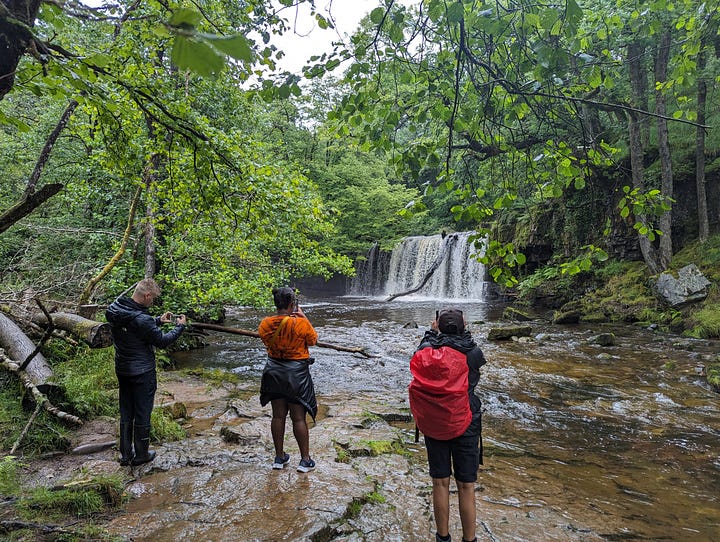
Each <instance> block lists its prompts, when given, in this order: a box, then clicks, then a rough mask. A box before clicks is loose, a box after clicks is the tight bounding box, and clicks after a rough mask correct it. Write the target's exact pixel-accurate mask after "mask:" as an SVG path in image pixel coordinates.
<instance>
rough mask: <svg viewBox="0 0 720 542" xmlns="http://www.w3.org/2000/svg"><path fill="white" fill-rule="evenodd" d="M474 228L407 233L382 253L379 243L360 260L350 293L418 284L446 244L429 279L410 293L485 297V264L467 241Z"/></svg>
mask: <svg viewBox="0 0 720 542" xmlns="http://www.w3.org/2000/svg"><path fill="white" fill-rule="evenodd" d="M473 234H474V232H460V233H453V234H449V235H447V236H441V235H432V236H429V237H419V236H418V237H406V238H405V239H403V240H402V241H401V242H400V243H399V244H398V245H397V246H396V247H395V248H394V249H393V251H392V253H391V254H390V255H389V257H388V253H387V252H385V253H383V252H382V251H380V250H379V249H378V247H377V245H376V246H374V247H373V248H372V249H371V250H370V252H368V256H367V259H366V260H365V261H363V262H361V263H359V264H358V266H357V268H356V271H357V275H356V277H355V279H354V280H353V281H352V283H351V287H350V293H351V295H363V296H390V295H393V294H397V293H400V292H404V291H407V290H411V289H413V288H415V287H417V286H418V285H419V284H420V283H421V282H422V280H423V279H424V277H425V274H426V273H427V271H428V269H430V267H431V266H432V265H433V264H434V263H435V260H436V259H437V257H438V255H439V254H440V253H441V251H442V249H443V246H444V244H448V247H447V250H446V251H445V254H444V258H443V260H442V262H441V263H440V265H439V267H438V268H437V269H436V270H435V272H434V273H433V275H432V276H431V277H430V280H429V281H428V282H427V284H425V286H423V288H421V289H420V290H419V291H417V292H415V293H413V294H411V296H408V297H415V298H417V297H423V298H435V299H473V300H478V299H483V298H484V296H485V289H486V285H487V283H486V281H485V266H484V265H483V264H481V263H479V262H478V261H477V260H476V259H475V258H474V257H472V254H473V253H474V252H476V249H475V247H474V246H473V245H472V244H470V243H469V242H468V239H469V237H470V236H471V235H473Z"/></svg>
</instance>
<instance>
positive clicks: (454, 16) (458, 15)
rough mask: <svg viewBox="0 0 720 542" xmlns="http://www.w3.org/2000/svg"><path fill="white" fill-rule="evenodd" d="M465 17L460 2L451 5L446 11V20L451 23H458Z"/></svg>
mask: <svg viewBox="0 0 720 542" xmlns="http://www.w3.org/2000/svg"><path fill="white" fill-rule="evenodd" d="M464 15H465V8H464V7H463V4H462V2H455V3H453V4H452V5H451V6H450V7H449V8H448V10H447V18H448V21H449V22H451V23H459V22H460V21H461V20H462V18H463V16H464Z"/></svg>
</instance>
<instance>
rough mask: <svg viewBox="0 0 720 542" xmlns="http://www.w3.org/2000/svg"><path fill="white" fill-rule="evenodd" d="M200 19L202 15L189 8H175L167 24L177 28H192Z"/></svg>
mask: <svg viewBox="0 0 720 542" xmlns="http://www.w3.org/2000/svg"><path fill="white" fill-rule="evenodd" d="M201 20H202V15H201V14H200V13H199V12H198V11H195V10H194V9H189V8H180V9H176V10H175V11H174V12H173V16H172V17H171V18H170V21H169V23H168V24H169V25H170V26H176V27H178V28H194V27H196V26H197V25H198V23H199V22H200V21H201Z"/></svg>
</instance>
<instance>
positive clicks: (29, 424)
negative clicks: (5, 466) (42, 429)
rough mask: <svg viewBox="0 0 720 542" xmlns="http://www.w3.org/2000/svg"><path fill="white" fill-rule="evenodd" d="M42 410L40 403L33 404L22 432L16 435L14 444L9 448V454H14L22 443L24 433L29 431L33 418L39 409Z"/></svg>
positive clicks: (38, 412)
mask: <svg viewBox="0 0 720 542" xmlns="http://www.w3.org/2000/svg"><path fill="white" fill-rule="evenodd" d="M41 410H42V403H37V404H36V405H35V410H34V411H33V413H32V416H30V419H29V420H28V422H27V423H26V424H25V427H24V428H23V430H22V432H21V433H20V436H18V438H17V440H16V441H15V444H13V447H12V448H10V455H15V452H16V451H17V449H18V448H19V447H20V444H21V443H22V441H23V439H24V438H25V435H27V434H28V431H30V426H31V425H32V424H33V422H34V421H35V418H37V416H38V414H40V411H41Z"/></svg>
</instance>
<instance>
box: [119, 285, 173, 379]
mask: <svg viewBox="0 0 720 542" xmlns="http://www.w3.org/2000/svg"><path fill="white" fill-rule="evenodd" d="M105 318H106V319H107V321H108V323H109V324H110V330H111V331H112V336H113V342H114V343H115V372H116V373H117V374H119V375H125V376H133V375H139V374H143V373H146V372H148V371H153V370H155V347H158V348H165V347H167V346H169V345H171V344H172V343H174V342H175V341H176V340H177V338H178V337H179V336H180V334H181V333H182V332H183V330H184V329H185V326H183V325H176V326H175V328H174V329H172V330H171V331H168V332H167V333H163V331H162V329H160V318H154V317H152V316H150V313H149V312H148V309H147V307H145V306H144V305H141V304H140V303H137V302H136V301H134V300H133V299H132V298H130V297H125V296H122V297H118V298H117V299H116V300H115V301H113V302H112V304H111V305H110V306H109V307H108V308H107V310H106V311H105Z"/></svg>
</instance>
